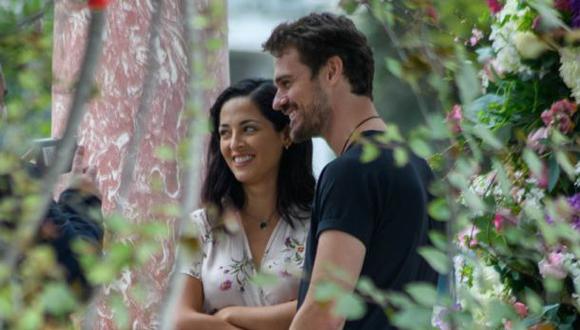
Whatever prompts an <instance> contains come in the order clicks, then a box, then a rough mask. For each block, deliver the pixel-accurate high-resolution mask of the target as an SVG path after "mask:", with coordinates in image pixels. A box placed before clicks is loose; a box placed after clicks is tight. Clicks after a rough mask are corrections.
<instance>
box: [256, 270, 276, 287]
mask: <svg viewBox="0 0 580 330" xmlns="http://www.w3.org/2000/svg"><path fill="white" fill-rule="evenodd" d="M250 281H251V282H252V283H254V284H256V285H257V286H259V287H262V288H263V287H271V286H274V285H276V284H277V283H278V277H277V276H276V275H274V274H269V273H263V272H259V273H257V274H255V275H254V276H252V277H251V278H250Z"/></svg>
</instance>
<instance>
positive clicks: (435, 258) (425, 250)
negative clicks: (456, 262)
mask: <svg viewBox="0 0 580 330" xmlns="http://www.w3.org/2000/svg"><path fill="white" fill-rule="evenodd" d="M418 251H419V254H420V255H421V256H422V257H423V258H425V260H427V262H428V263H429V265H431V267H433V269H435V270H436V271H437V272H439V273H440V274H447V273H448V272H449V262H448V259H447V256H446V255H445V254H444V253H443V252H441V251H440V250H437V249H434V248H430V247H422V248H419V250H418Z"/></svg>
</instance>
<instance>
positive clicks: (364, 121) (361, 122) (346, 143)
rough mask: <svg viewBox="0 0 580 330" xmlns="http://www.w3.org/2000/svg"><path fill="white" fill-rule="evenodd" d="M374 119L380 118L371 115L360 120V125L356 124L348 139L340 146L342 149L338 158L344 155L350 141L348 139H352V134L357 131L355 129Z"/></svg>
mask: <svg viewBox="0 0 580 330" xmlns="http://www.w3.org/2000/svg"><path fill="white" fill-rule="evenodd" d="M375 118H381V117H380V116H377V115H372V116H370V117H366V118H365V119H363V120H361V121H360V123H358V124H357V125H356V126H355V127H354V128H353V129H352V131H350V134H349V135H348V137H347V138H346V141H344V145H343V146H342V149H341V150H340V154H339V156H342V154H343V153H344V150H345V149H346V146H347V145H348V142H349V141H350V139H351V138H352V135H353V134H354V132H355V131H356V130H357V128H359V127H361V126H362V125H363V124H364V123H366V122H367V121H369V120H371V119H375Z"/></svg>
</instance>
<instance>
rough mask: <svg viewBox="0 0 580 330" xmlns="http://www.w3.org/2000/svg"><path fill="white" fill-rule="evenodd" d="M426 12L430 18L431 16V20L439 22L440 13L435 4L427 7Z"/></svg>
mask: <svg viewBox="0 0 580 330" xmlns="http://www.w3.org/2000/svg"><path fill="white" fill-rule="evenodd" d="M426 14H427V16H428V17H429V18H431V22H433V23H437V22H439V14H438V13H437V9H435V7H433V6H429V7H427V9H426Z"/></svg>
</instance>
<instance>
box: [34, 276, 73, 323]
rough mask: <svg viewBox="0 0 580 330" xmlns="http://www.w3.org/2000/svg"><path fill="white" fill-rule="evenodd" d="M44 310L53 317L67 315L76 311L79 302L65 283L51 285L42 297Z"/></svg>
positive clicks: (46, 288)
mask: <svg viewBox="0 0 580 330" xmlns="http://www.w3.org/2000/svg"><path fill="white" fill-rule="evenodd" d="M40 301H41V304H42V306H43V308H44V309H45V310H46V311H47V312H48V313H50V314H52V315H56V316H59V315H65V314H67V313H69V312H72V311H73V310H75V308H76V305H77V300H76V299H75V296H74V295H73V293H72V292H71V291H70V289H69V287H68V286H67V285H66V284H64V283H50V284H48V285H47V286H46V287H45V288H44V291H43V292H42V296H41V297H40Z"/></svg>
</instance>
